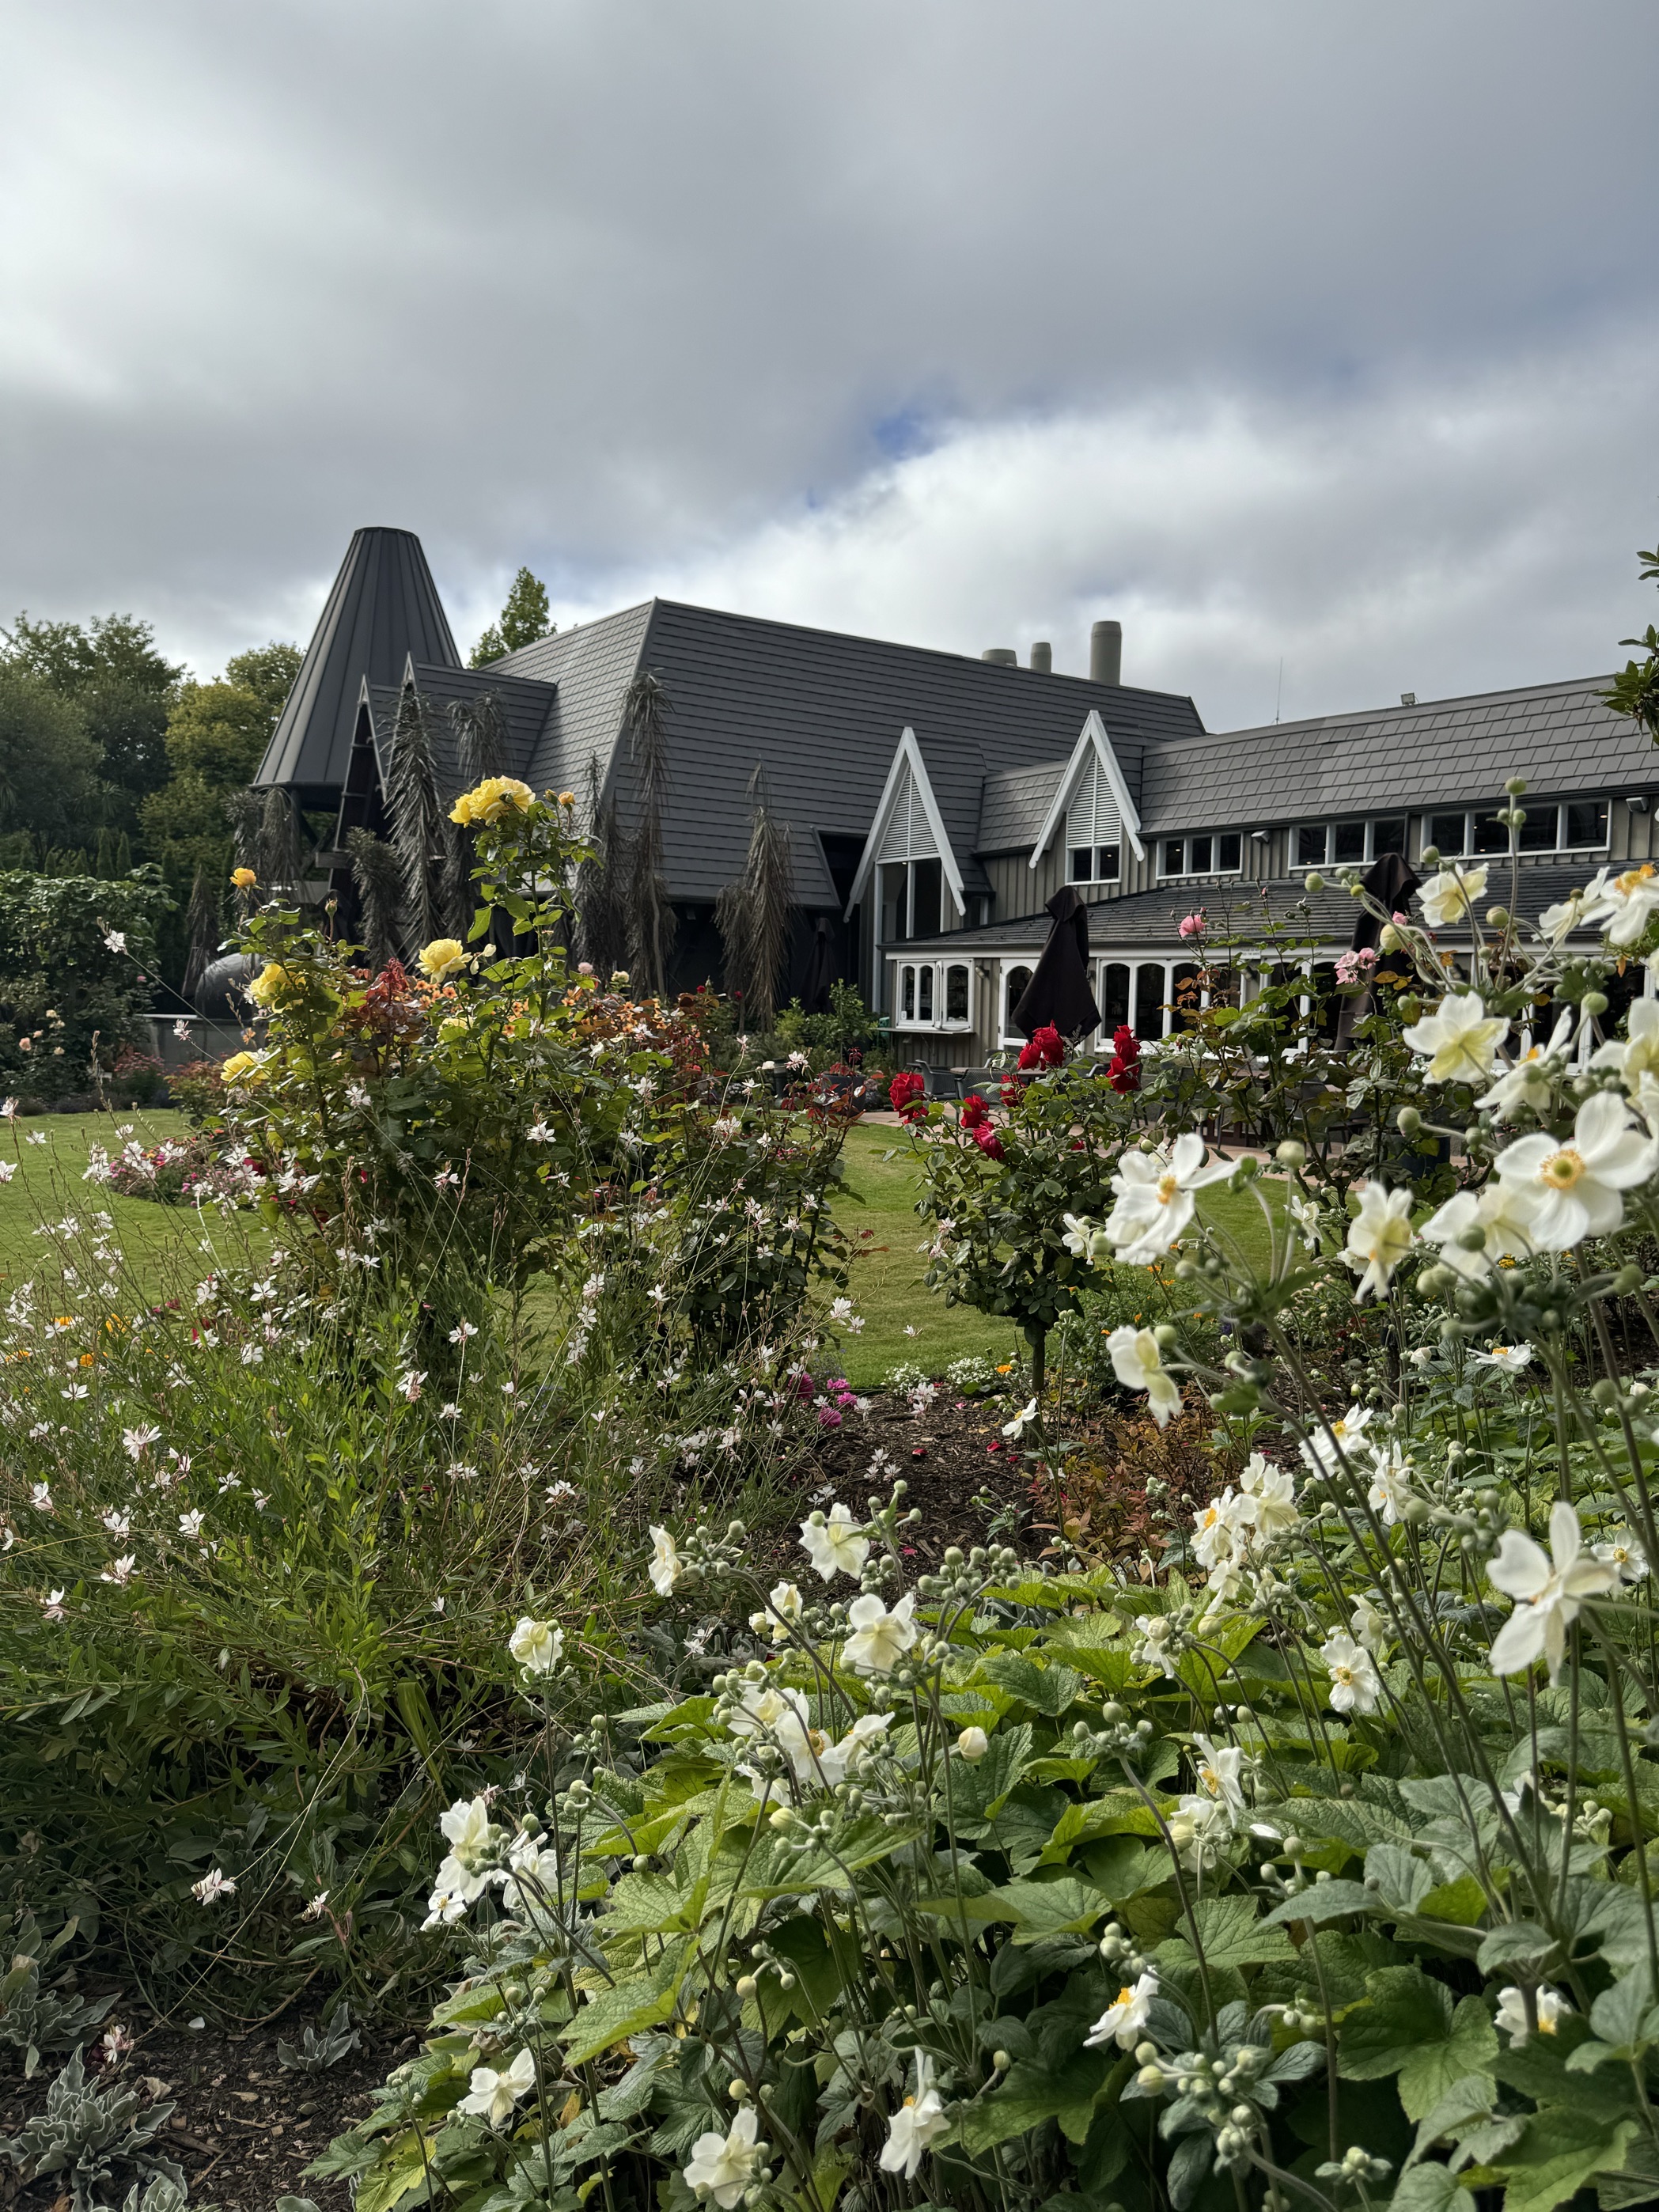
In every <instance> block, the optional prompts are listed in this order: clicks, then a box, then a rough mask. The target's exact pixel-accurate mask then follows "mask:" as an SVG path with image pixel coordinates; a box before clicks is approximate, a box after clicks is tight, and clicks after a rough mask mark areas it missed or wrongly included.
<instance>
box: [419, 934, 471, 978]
mask: <svg viewBox="0 0 1659 2212" xmlns="http://www.w3.org/2000/svg"><path fill="white" fill-rule="evenodd" d="M420 965H421V968H422V972H423V973H424V974H425V975H427V976H428V978H429V980H430V981H433V982H434V983H446V982H447V981H448V980H449V978H450V977H451V976H452V975H458V974H459V971H460V970H461V969H463V968H465V965H466V948H465V945H463V944H462V943H461V941H460V939H459V938H457V937H435V938H434V939H433V940H432V942H431V944H430V945H426V946H425V947H423V948H422V952H421V956H420Z"/></svg>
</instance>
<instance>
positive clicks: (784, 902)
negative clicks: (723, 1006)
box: [714, 769, 795, 1030]
mask: <svg viewBox="0 0 1659 2212" xmlns="http://www.w3.org/2000/svg"><path fill="white" fill-rule="evenodd" d="M749 791H750V798H751V799H752V800H753V802H754V813H753V815H752V816H751V817H750V830H749V854H748V858H747V860H746V861H745V862H744V872H743V874H742V875H741V877H740V878H738V881H737V882H736V883H734V884H727V885H726V888H725V890H723V891H722V892H721V893H720V896H719V898H718V899H717V900H716V901H715V902H714V922H715V926H716V927H717V928H718V929H719V931H720V940H721V942H722V944H723V945H725V947H726V988H727V989H728V990H729V991H730V992H731V994H732V997H733V998H737V997H738V996H739V995H741V997H742V1000H743V1018H744V1022H745V1023H746V1024H748V1026H749V1027H750V1029H757V1030H765V1029H769V1028H770V1027H771V1025H772V1020H773V1017H774V1014H775V1010H776V1007H777V1000H778V988H779V986H780V985H781V982H782V981H783V971H784V963H785V962H786V961H787V957H788V953H789V932H790V927H791V926H792V924H793V920H794V914H795V873H794V864H793V860H792V858H791V854H790V848H789V825H788V823H786V822H781V821H779V820H778V818H777V817H776V816H775V814H774V813H773V812H772V811H771V809H770V807H769V805H768V804H767V790H766V778H765V776H764V775H763V774H762V773H761V771H760V769H756V770H755V773H754V774H753V775H752V776H750V779H749Z"/></svg>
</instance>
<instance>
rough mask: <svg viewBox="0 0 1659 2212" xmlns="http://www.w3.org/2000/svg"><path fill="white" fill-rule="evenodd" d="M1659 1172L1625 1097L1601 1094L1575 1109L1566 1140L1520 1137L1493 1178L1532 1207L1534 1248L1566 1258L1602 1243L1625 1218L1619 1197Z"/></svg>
mask: <svg viewBox="0 0 1659 2212" xmlns="http://www.w3.org/2000/svg"><path fill="white" fill-rule="evenodd" d="M1656 1166H1659V1141H1656V1139H1653V1138H1651V1137H1644V1136H1640V1135H1638V1133H1637V1127H1636V1122H1635V1118H1634V1116H1633V1115H1632V1113H1631V1110H1630V1109H1629V1107H1628V1106H1626V1103H1625V1102H1624V1100H1623V1099H1622V1098H1618V1097H1614V1096H1613V1093H1612V1092H1611V1091H1597V1092H1596V1093H1595V1096H1594V1097H1589V1098H1587V1099H1586V1100H1585V1101H1584V1103H1583V1105H1582V1106H1581V1107H1580V1108H1579V1109H1578V1113H1577V1118H1576V1120H1575V1121H1574V1123H1573V1132H1572V1135H1571V1139H1566V1140H1565V1141H1564V1140H1563V1139H1560V1138H1559V1137H1551V1136H1546V1135H1544V1134H1539V1135H1537V1136H1532V1137H1522V1138H1519V1139H1517V1140H1516V1143H1514V1144H1512V1145H1511V1146H1510V1147H1509V1148H1508V1150H1507V1151H1505V1152H1501V1153H1500V1154H1499V1155H1498V1179H1499V1181H1500V1182H1503V1183H1504V1185H1505V1187H1506V1188H1510V1190H1512V1191H1514V1192H1516V1193H1517V1194H1521V1195H1522V1198H1523V1200H1530V1201H1531V1204H1530V1209H1529V1211H1530V1223H1529V1229H1530V1234H1531V1236H1532V1238H1533V1242H1534V1246H1535V1248H1536V1249H1540V1250H1542V1251H1547V1252H1565V1251H1569V1250H1571V1248H1572V1246H1573V1245H1575V1244H1577V1243H1580V1242H1581V1241H1582V1240H1583V1238H1584V1237H1607V1236H1611V1235H1612V1233H1613V1231H1614V1230H1616V1229H1618V1228H1619V1227H1620V1225H1622V1223H1623V1221H1624V1218H1625V1204H1624V1198H1623V1193H1624V1192H1626V1191H1627V1190H1630V1189H1632V1188H1634V1186H1635V1185H1636V1184H1638V1183H1641V1182H1646V1181H1647V1180H1648V1178H1649V1176H1650V1175H1652V1173H1653V1172H1654V1170H1655V1167H1656Z"/></svg>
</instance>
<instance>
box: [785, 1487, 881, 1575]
mask: <svg viewBox="0 0 1659 2212" xmlns="http://www.w3.org/2000/svg"><path fill="white" fill-rule="evenodd" d="M800 1541H801V1542H802V1544H803V1545H804V1546H805V1550H806V1555H807V1557H808V1559H811V1562H812V1568H813V1571H814V1572H815V1573H816V1574H818V1575H821V1576H822V1577H823V1580H824V1581H825V1582H827V1583H831V1582H834V1580H835V1578H836V1576H837V1575H857V1574H861V1573H862V1572H863V1571H864V1563H865V1561H866V1559H868V1558H869V1556H870V1540H869V1538H868V1537H867V1536H866V1535H865V1534H863V1531H862V1528H861V1526H860V1523H859V1522H856V1521H854V1518H853V1516H852V1514H851V1512H850V1511H849V1510H848V1508H847V1507H846V1506H845V1505H832V1506H831V1507H830V1508H829V1517H828V1519H826V1518H825V1517H824V1516H823V1514H822V1513H814V1514H813V1515H812V1516H811V1518H810V1519H808V1520H805V1521H803V1522H801V1524H800Z"/></svg>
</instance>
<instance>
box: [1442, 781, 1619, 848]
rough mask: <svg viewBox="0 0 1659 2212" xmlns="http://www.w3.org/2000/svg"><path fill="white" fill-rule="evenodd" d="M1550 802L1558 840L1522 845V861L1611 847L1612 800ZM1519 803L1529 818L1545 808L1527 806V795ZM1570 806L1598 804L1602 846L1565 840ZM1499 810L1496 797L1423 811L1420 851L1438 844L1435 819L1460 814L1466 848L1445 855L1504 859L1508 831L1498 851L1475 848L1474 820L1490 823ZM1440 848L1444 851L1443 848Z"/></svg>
mask: <svg viewBox="0 0 1659 2212" xmlns="http://www.w3.org/2000/svg"><path fill="white" fill-rule="evenodd" d="M1547 803H1548V805H1551V806H1553V809H1554V810H1555V842H1554V843H1553V845H1528V846H1525V847H1523V848H1522V850H1521V858H1522V860H1547V859H1548V858H1549V857H1550V856H1551V854H1556V853H1605V852H1606V851H1607V849H1608V847H1609V846H1610V845H1611V843H1612V842H1613V801H1612V799H1602V798H1599V797H1598V798H1591V799H1551V800H1549V801H1548V802H1547ZM1517 804H1518V805H1520V808H1521V811H1522V813H1523V814H1525V815H1526V816H1527V817H1528V820H1531V819H1533V818H1534V817H1535V816H1536V815H1537V814H1538V813H1540V812H1541V811H1542V809H1541V807H1539V806H1538V805H1535V804H1534V805H1528V802H1527V799H1525V797H1524V796H1523V797H1522V799H1520V800H1519V801H1518V802H1517ZM1570 806H1599V807H1600V808H1601V811H1602V824H1601V843H1600V844H1599V845H1570V844H1568V843H1567V842H1566V828H1567V809H1568V808H1569V807H1570ZM1497 812H1498V801H1497V800H1493V801H1492V803H1491V804H1490V805H1486V806H1437V807H1435V808H1434V809H1432V811H1429V812H1426V813H1424V814H1422V815H1420V816H1419V817H1418V837H1419V846H1418V849H1419V852H1420V851H1421V850H1422V848H1423V847H1424V846H1425V845H1434V844H1437V843H1438V840H1437V838H1436V836H1435V834H1434V827H1433V825H1434V823H1436V822H1443V821H1444V820H1445V818H1446V817H1447V815H1449V814H1461V815H1462V817H1463V849H1462V852H1461V853H1448V854H1446V858H1447V859H1448V860H1503V859H1504V858H1505V857H1506V855H1507V854H1508V852H1509V838H1508V833H1507V832H1505V834H1504V844H1503V846H1502V847H1501V848H1499V850H1498V851H1497V852H1494V853H1477V852H1476V851H1475V849H1474V825H1475V823H1477V822H1490V821H1491V819H1492V816H1493V815H1494V814H1496V813H1497ZM1441 849H1442V850H1443V849H1444V848H1441Z"/></svg>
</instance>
